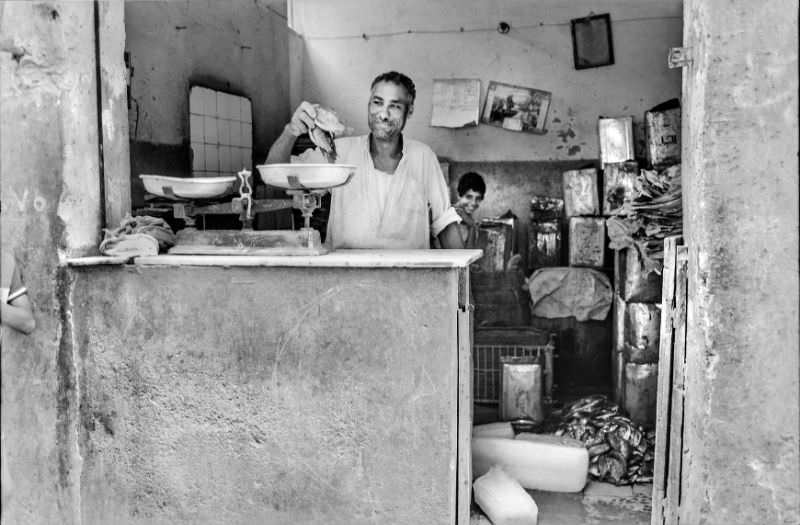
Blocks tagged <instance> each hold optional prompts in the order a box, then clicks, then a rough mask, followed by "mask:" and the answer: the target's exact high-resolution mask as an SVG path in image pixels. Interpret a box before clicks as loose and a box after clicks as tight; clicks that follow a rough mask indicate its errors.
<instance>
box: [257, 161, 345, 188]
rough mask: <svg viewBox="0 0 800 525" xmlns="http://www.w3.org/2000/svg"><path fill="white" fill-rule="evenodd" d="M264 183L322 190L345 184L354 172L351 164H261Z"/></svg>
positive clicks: (282, 186) (259, 168) (259, 169)
mask: <svg viewBox="0 0 800 525" xmlns="http://www.w3.org/2000/svg"><path fill="white" fill-rule="evenodd" d="M256 168H258V173H259V174H260V175H261V180H262V181H264V184H268V185H270V186H276V187H278V188H283V189H285V190H324V189H327V188H335V187H336V186H341V185H343V184H347V182H348V181H349V180H350V177H352V176H353V174H354V173H355V172H356V167H355V166H353V165H352V164H261V165H259V166H256Z"/></svg>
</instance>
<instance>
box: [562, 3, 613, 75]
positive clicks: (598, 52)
mask: <svg viewBox="0 0 800 525" xmlns="http://www.w3.org/2000/svg"><path fill="white" fill-rule="evenodd" d="M570 23H571V25H572V55H573V58H574V60H575V69H588V68H591V67H600V66H610V65H611V64H613V63H614V46H613V44H612V42H611V16H610V15H609V14H608V13H606V14H603V15H594V14H593V15H589V16H587V17H586V18H576V19H574V20H571V21H570Z"/></svg>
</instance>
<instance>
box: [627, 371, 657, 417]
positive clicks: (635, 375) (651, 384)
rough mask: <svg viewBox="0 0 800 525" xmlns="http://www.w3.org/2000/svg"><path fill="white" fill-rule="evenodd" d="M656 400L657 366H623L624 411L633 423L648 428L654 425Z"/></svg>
mask: <svg viewBox="0 0 800 525" xmlns="http://www.w3.org/2000/svg"><path fill="white" fill-rule="evenodd" d="M657 399H658V365H657V364H636V363H628V364H627V365H625V403H624V409H625V412H627V414H628V417H630V418H631V419H632V420H633V421H634V422H636V423H638V424H640V425H642V426H643V427H645V428H649V427H652V426H654V425H655V421H656V401H657Z"/></svg>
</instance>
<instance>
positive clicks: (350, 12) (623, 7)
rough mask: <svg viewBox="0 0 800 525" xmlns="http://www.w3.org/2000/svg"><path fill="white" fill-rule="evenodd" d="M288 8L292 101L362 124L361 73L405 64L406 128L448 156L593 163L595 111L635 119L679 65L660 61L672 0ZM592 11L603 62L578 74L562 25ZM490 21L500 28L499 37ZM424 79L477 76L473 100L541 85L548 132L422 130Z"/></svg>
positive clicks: (678, 8) (673, 14) (368, 75)
mask: <svg viewBox="0 0 800 525" xmlns="http://www.w3.org/2000/svg"><path fill="white" fill-rule="evenodd" d="M288 11H289V21H290V23H291V24H292V26H293V28H294V29H295V30H296V31H298V32H299V33H300V34H302V35H303V37H304V38H305V56H304V60H303V77H302V78H303V83H302V84H303V97H304V98H306V99H311V100H314V101H320V102H323V103H326V104H328V105H330V106H332V107H334V108H335V109H337V110H338V111H339V112H340V113H341V115H342V116H343V117H344V118H345V119H346V120H347V121H348V123H350V124H351V125H353V126H354V127H355V128H356V131H357V132H365V131H366V101H367V96H368V89H369V83H370V81H371V80H372V79H373V78H374V77H375V76H376V75H377V74H379V73H381V72H383V71H387V70H391V69H396V70H399V71H402V72H405V73H406V74H408V75H409V76H411V78H412V79H413V80H414V81H415V82H416V84H417V89H418V98H417V105H416V113H415V115H414V116H413V118H412V120H411V122H410V123H409V127H408V132H409V134H410V136H413V137H414V138H417V139H420V140H422V141H424V142H426V143H428V144H429V145H431V146H432V147H433V148H434V149H435V150H436V152H437V153H438V154H439V155H442V156H446V157H450V158H452V159H455V160H460V161H500V160H516V161H520V160H521V161H527V160H575V159H595V158H597V157H598V138H597V131H596V128H597V118H598V117H599V116H601V115H604V116H626V115H632V116H634V117H635V119H636V121H641V119H642V115H643V113H644V111H645V110H647V109H649V108H651V107H652V106H654V105H656V104H658V103H660V102H663V101H665V100H668V99H670V98H673V97H679V96H680V87H681V85H680V83H681V74H680V71H679V70H670V69H668V68H667V52H668V48H670V47H677V46H680V45H681V41H682V20H681V16H682V2H681V1H680V0H640V1H633V0H619V1H615V0H602V1H594V2H581V1H569V0H567V1H564V0H544V1H538V2H530V1H523V0H509V1H504V2H487V1H483V0H458V1H457V0H448V1H438V2H428V1H425V0H408V1H405V2H390V1H387V0H340V1H337V2H331V1H328V0H290V2H289V7H288ZM592 12H593V13H595V14H601V13H610V15H611V20H612V31H613V39H614V54H615V64H614V65H612V66H606V67H600V68H593V69H586V70H580V71H578V70H575V69H574V66H573V55H572V38H571V32H570V24H569V22H570V20H571V19H573V18H581V17H585V16H587V15H589V14H590V13H592ZM501 21H505V22H507V23H508V24H510V26H511V31H510V32H509V33H507V34H505V35H503V34H500V33H498V32H497V30H496V27H497V25H498V23H499V22H501ZM461 28H463V29H464V31H463V32H461ZM409 31H410V32H409ZM363 35H366V38H365V37H364V36H363ZM434 78H478V79H480V80H481V91H482V95H481V108H482V106H483V100H484V97H485V93H486V87H487V86H488V83H489V81H490V80H494V81H498V82H504V83H508V84H514V85H520V86H526V87H533V88H537V89H543V90H547V91H551V92H552V93H553V99H552V105H551V109H550V112H549V114H548V121H547V128H548V133H547V134H546V135H544V136H536V135H531V134H523V133H516V132H511V131H506V130H503V129H500V128H496V127H491V126H487V125H481V126H479V127H478V128H473V129H463V130H449V129H441V128H431V127H430V126H429V123H430V117H431V95H432V81H433V79H434Z"/></svg>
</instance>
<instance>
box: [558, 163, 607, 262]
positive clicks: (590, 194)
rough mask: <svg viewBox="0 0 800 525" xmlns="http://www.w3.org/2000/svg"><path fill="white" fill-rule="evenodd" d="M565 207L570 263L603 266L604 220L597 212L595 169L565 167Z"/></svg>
mask: <svg viewBox="0 0 800 525" xmlns="http://www.w3.org/2000/svg"><path fill="white" fill-rule="evenodd" d="M562 176H563V182H564V211H565V213H566V216H567V220H568V221H569V233H568V239H569V266H582V267H587V268H597V269H600V268H603V266H604V263H605V249H606V242H605V240H606V221H605V218H604V217H602V216H600V201H599V199H598V191H597V169H596V168H593V167H592V168H585V169H581V170H571V171H565V172H564V173H563V175H562Z"/></svg>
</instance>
